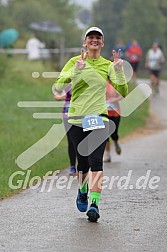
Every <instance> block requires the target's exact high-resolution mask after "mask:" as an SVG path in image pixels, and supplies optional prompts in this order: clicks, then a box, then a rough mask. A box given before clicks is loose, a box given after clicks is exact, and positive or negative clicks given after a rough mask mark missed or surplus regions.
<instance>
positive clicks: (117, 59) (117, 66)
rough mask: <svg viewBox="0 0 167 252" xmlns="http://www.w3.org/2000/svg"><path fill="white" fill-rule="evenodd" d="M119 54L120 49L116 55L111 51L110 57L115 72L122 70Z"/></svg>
mask: <svg viewBox="0 0 167 252" xmlns="http://www.w3.org/2000/svg"><path fill="white" fill-rule="evenodd" d="M120 53H121V49H119V50H118V53H116V51H115V50H113V51H112V55H113V58H114V61H113V63H114V68H115V70H116V71H119V70H121V69H122V66H123V60H122V59H121V58H120Z"/></svg>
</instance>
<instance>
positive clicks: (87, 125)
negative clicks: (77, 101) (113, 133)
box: [82, 115, 105, 131]
mask: <svg viewBox="0 0 167 252" xmlns="http://www.w3.org/2000/svg"><path fill="white" fill-rule="evenodd" d="M82 127H83V131H88V130H94V129H102V128H105V125H104V122H103V119H102V117H101V116H99V115H87V116H85V117H83V118H82Z"/></svg>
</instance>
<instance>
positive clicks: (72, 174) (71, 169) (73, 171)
mask: <svg viewBox="0 0 167 252" xmlns="http://www.w3.org/2000/svg"><path fill="white" fill-rule="evenodd" d="M68 175H69V176H75V175H76V168H75V166H72V167H71V168H70V169H69V172H68Z"/></svg>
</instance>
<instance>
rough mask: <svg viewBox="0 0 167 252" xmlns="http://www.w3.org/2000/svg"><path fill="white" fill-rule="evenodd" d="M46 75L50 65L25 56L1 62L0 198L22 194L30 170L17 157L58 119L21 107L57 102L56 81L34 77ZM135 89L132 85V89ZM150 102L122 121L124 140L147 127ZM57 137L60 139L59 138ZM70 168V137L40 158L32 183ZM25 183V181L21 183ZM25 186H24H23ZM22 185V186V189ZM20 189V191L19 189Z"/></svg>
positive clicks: (39, 109)
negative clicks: (40, 116)
mask: <svg viewBox="0 0 167 252" xmlns="http://www.w3.org/2000/svg"><path fill="white" fill-rule="evenodd" d="M34 71H35V72H39V73H42V72H43V71H53V70H52V69H51V68H50V66H49V65H45V64H44V63H42V62H29V61H27V60H26V59H24V58H23V57H18V56H14V57H11V58H6V56H4V57H1V59H0V74H1V81H0V86H1V88H0V97H1V99H0V105H1V112H2V113H1V117H0V129H1V130H0V156H1V168H0V198H1V199H3V198H5V197H7V196H9V195H12V194H15V193H18V192H19V191H20V190H21V189H22V187H23V186H24V183H23V182H24V180H25V178H26V174H27V170H22V169H20V168H19V167H18V166H17V164H16V163H15V160H16V158H17V157H18V156H19V155H20V154H21V153H22V152H23V151H25V150H26V149H27V148H29V147H30V146H31V145H33V144H34V143H35V142H36V141H38V140H39V139H41V138H42V137H44V136H45V134H47V132H48V131H49V130H50V128H51V127H52V125H53V124H54V123H55V119H47V120H46V119H40V120H39V119H34V118H33V113H34V112H55V110H54V108H19V107H18V106H17V103H18V102H19V101H53V94H52V91H51V89H52V85H53V82H54V79H44V78H42V77H41V75H40V77H39V78H37V79H34V78H32V76H31V74H32V72H34ZM133 88H134V86H133V85H130V89H133ZM148 108H149V102H148V100H147V101H146V102H144V103H143V104H142V105H141V106H140V107H139V108H138V109H137V110H135V111H134V112H133V113H132V114H131V115H130V116H129V117H126V118H122V120H121V124H120V137H123V136H125V135H127V134H129V133H130V132H132V131H133V130H135V129H136V128H138V127H141V126H142V125H144V124H145V121H146V118H147V117H148V110H149V109H148ZM55 138H56V136H55ZM68 165H69V160H68V154H67V141H66V137H64V138H63V140H62V141H61V143H60V144H59V145H58V147H57V148H55V149H54V150H53V151H51V152H50V153H49V154H48V155H46V156H45V157H43V158H42V159H40V160H39V161H38V162H37V163H36V164H34V165H33V166H31V167H30V168H29V169H28V170H29V171H30V176H29V178H28V181H27V185H28V184H29V181H30V180H31V178H32V177H34V176H40V177H41V178H42V177H43V176H44V175H45V174H46V173H47V172H48V171H52V172H54V171H55V170H59V169H63V168H65V167H67V166H68ZM14 172H19V173H20V174H18V175H17V176H15V178H14V179H13V181H12V183H13V185H14V186H15V187H16V188H15V189H11V188H10V187H9V185H8V183H9V178H10V176H11V175H12V174H13V173H14ZM19 181H20V182H19ZM21 181H22V182H21ZM20 183H21V184H20ZM20 185H21V186H20ZM17 187H18V188H17Z"/></svg>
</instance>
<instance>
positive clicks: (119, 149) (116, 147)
mask: <svg viewBox="0 0 167 252" xmlns="http://www.w3.org/2000/svg"><path fill="white" fill-rule="evenodd" d="M114 144H115V151H116V153H117V154H118V155H120V154H121V147H120V145H119V144H118V142H116V141H115V142H114Z"/></svg>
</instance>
